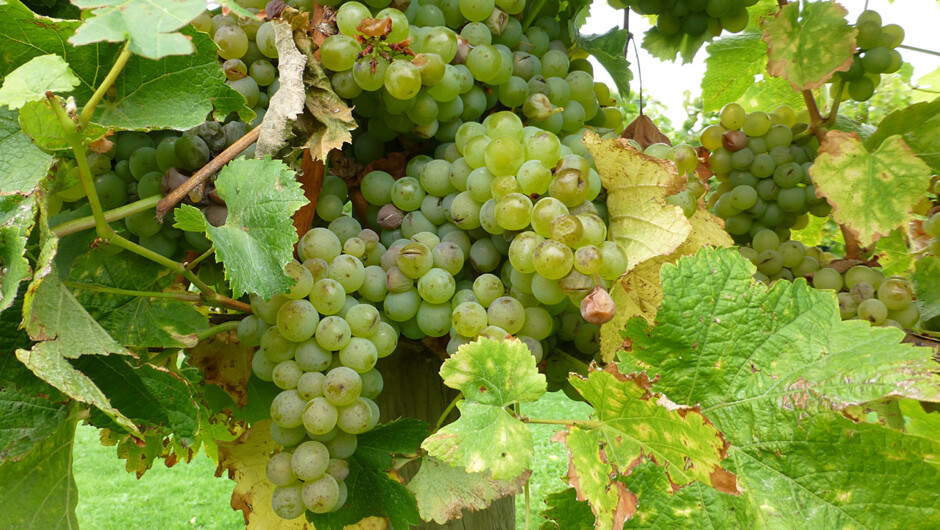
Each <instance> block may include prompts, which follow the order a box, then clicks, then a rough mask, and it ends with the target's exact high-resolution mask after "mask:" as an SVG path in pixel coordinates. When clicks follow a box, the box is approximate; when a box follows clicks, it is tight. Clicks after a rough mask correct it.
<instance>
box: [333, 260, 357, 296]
mask: <svg viewBox="0 0 940 530" xmlns="http://www.w3.org/2000/svg"><path fill="white" fill-rule="evenodd" d="M328 276H329V278H331V279H333V280H336V281H337V282H339V283H340V285H342V286H343V288H344V289H345V290H346V292H347V293H352V292H355V291H357V290H358V289H359V287H361V286H362V282H364V281H365V267H363V265H362V262H361V261H359V260H358V259H357V258H355V257H353V256H350V255H347V254H343V255H340V256H337V257H336V258H334V259H333V261H332V262H331V263H330V270H329V275H328Z"/></svg>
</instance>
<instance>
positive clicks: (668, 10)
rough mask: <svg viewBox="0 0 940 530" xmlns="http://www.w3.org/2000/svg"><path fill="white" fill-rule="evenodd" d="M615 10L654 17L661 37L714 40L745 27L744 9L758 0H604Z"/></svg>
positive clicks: (746, 21) (746, 20) (745, 13)
mask: <svg viewBox="0 0 940 530" xmlns="http://www.w3.org/2000/svg"><path fill="white" fill-rule="evenodd" d="M607 3H609V4H610V5H611V7H614V8H616V9H626V8H631V9H633V10H634V11H636V12H637V13H639V14H641V15H656V26H655V28H656V31H657V32H659V33H660V34H662V35H663V36H666V37H669V36H672V35H689V36H690V37H699V36H701V35H706V34H707V35H708V36H709V37H717V36H718V35H721V32H722V30H724V31H727V32H729V33H738V32H741V31H743V30H744V28H746V27H747V23H748V21H749V20H750V17H749V15H748V13H747V8H748V7H750V6H752V5H754V4H756V3H757V0H607Z"/></svg>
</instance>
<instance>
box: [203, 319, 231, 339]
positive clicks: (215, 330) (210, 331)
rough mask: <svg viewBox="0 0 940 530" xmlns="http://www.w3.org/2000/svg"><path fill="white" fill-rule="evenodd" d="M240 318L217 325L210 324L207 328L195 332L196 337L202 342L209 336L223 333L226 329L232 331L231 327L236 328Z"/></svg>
mask: <svg viewBox="0 0 940 530" xmlns="http://www.w3.org/2000/svg"><path fill="white" fill-rule="evenodd" d="M240 323H241V321H240V320H233V321H231V322H224V323H222V324H219V325H218V326H212V327H211V328H209V329H204V330H202V331H201V332H199V333H197V334H196V337H197V338H199V341H200V342H202V341H204V340H206V339H208V338H210V337H214V336H216V335H218V334H219V333H225V332H226V331H232V330H233V329H236V328H238V324H240Z"/></svg>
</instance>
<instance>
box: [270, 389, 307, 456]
mask: <svg viewBox="0 0 940 530" xmlns="http://www.w3.org/2000/svg"><path fill="white" fill-rule="evenodd" d="M306 404H307V403H306V401H304V400H303V399H301V397H300V395H299V394H298V393H297V391H296V390H284V391H282V392H281V393H279V394H278V395H277V396H275V397H274V400H273V401H271V421H273V422H274V423H276V424H277V425H278V426H280V427H283V428H285V429H291V428H294V427H299V426H301V425H302V424H303V412H304V406H305V405H306ZM294 473H295V474H296V473H297V472H296V470H295V471H294Z"/></svg>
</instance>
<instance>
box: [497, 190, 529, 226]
mask: <svg viewBox="0 0 940 530" xmlns="http://www.w3.org/2000/svg"><path fill="white" fill-rule="evenodd" d="M531 215H532V201H531V200H530V199H529V198H528V197H527V196H525V195H523V194H521V193H509V194H507V195H506V196H504V197H503V198H501V199H499V202H497V203H496V222H497V223H499V226H501V227H502V228H503V229H505V230H513V231H514V230H522V229H524V228H525V227H527V226H529V220H530V218H531Z"/></svg>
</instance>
